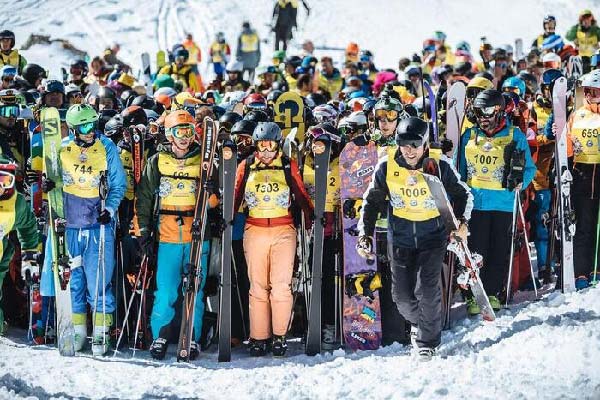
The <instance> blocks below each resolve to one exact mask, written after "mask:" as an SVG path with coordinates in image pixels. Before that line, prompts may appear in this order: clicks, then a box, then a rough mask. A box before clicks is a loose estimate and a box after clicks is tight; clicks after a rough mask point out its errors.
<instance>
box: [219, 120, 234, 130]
mask: <svg viewBox="0 0 600 400" xmlns="http://www.w3.org/2000/svg"><path fill="white" fill-rule="evenodd" d="M231 128H233V124H232V123H231V122H229V121H223V122H219V132H220V131H226V132H231Z"/></svg>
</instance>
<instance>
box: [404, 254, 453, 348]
mask: <svg viewBox="0 0 600 400" xmlns="http://www.w3.org/2000/svg"><path fill="white" fill-rule="evenodd" d="M445 253H446V243H440V244H439V245H438V246H434V247H429V248H427V249H408V248H404V247H398V246H393V250H392V255H393V258H392V295H393V298H394V301H395V302H396V305H397V306H398V311H399V312H400V314H402V315H403V316H404V318H406V320H407V321H409V322H410V323H411V324H412V325H417V326H418V328H419V329H418V334H417V344H418V346H419V347H433V348H434V347H437V346H439V344H440V342H441V338H442V288H441V287H440V274H441V271H442V265H443V262H444V254H445Z"/></svg>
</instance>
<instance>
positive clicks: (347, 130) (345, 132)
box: [338, 125, 356, 136]
mask: <svg viewBox="0 0 600 400" xmlns="http://www.w3.org/2000/svg"><path fill="white" fill-rule="evenodd" d="M338 130H339V131H340V134H341V135H342V136H352V135H353V134H354V133H356V128H355V127H353V126H351V125H342V126H340V127H339V128H338Z"/></svg>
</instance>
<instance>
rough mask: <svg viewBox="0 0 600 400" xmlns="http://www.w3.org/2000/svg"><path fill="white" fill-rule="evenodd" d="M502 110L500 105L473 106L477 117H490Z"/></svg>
mask: <svg viewBox="0 0 600 400" xmlns="http://www.w3.org/2000/svg"><path fill="white" fill-rule="evenodd" d="M499 110H500V106H490V107H476V108H473V112H474V113H475V116H476V117H477V118H490V117H493V116H494V115H496V113H497V112H498V111H499Z"/></svg>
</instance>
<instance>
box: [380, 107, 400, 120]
mask: <svg viewBox="0 0 600 400" xmlns="http://www.w3.org/2000/svg"><path fill="white" fill-rule="evenodd" d="M375 118H377V119H378V120H382V119H387V120H388V121H389V122H392V121H395V120H397V119H398V111H396V110H383V109H379V110H375Z"/></svg>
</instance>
